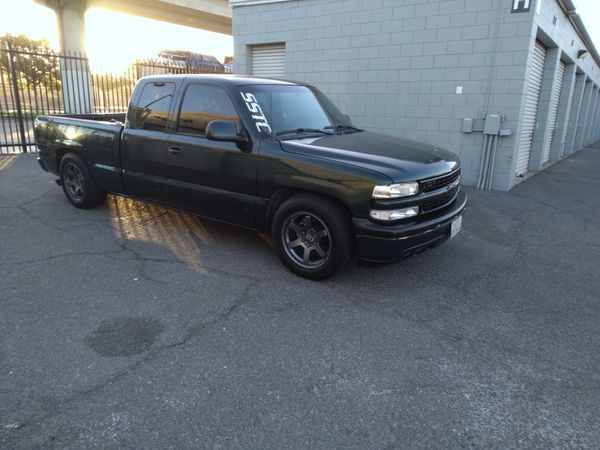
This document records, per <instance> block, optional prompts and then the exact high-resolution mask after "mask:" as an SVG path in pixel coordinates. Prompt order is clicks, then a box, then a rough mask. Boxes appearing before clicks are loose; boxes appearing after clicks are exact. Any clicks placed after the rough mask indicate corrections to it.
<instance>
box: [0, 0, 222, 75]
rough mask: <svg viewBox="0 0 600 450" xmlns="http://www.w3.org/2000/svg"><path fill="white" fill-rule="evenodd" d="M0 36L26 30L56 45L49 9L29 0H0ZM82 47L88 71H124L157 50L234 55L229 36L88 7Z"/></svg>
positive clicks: (36, 37) (53, 23)
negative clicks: (87, 57)
mask: <svg viewBox="0 0 600 450" xmlns="http://www.w3.org/2000/svg"><path fill="white" fill-rule="evenodd" d="M0 11H2V13H1V14H0V35H4V34H5V33H11V34H15V35H18V34H25V35H26V36H29V37H31V38H33V39H47V40H48V41H49V43H50V46H51V47H52V48H54V49H58V48H59V46H60V44H59V38H58V30H57V26H56V16H55V14H54V12H53V11H52V10H51V9H49V8H45V7H43V6H40V5H38V4H36V3H34V2H33V1H32V0H19V1H12V0H0ZM85 20H86V37H85V41H86V47H87V54H88V56H89V58H90V66H91V68H92V71H94V72H98V73H114V74H120V73H123V72H124V71H125V70H126V69H127V67H128V66H129V64H131V63H132V62H133V61H135V60H136V59H146V58H153V57H156V56H157V55H158V52H159V51H160V50H164V49H170V50H190V51H193V52H197V53H203V54H207V55H212V56H215V57H216V58H217V59H219V60H220V61H223V59H224V57H225V56H229V55H233V37H232V36H228V35H224V34H219V33H213V32H210V31H205V30H201V29H197V28H190V27H185V26H181V25H175V24H171V23H166V22H160V21H157V20H152V19H147V18H144V17H137V16H132V15H129V14H123V13H117V12H113V11H109V10H106V9H100V8H90V9H89V10H88V11H87V12H86V15H85Z"/></svg>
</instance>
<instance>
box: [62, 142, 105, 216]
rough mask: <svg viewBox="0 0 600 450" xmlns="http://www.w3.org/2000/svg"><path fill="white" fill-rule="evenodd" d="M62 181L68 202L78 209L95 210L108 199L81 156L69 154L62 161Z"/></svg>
mask: <svg viewBox="0 0 600 450" xmlns="http://www.w3.org/2000/svg"><path fill="white" fill-rule="evenodd" d="M60 181H61V185H62V188H63V192H64V193H65V196H66V197H67V200H69V202H71V204H72V205H73V206H75V207H77V208H83V209H86V208H94V207H96V206H98V205H100V204H101V203H102V202H103V201H104V199H105V198H106V192H104V191H102V189H100V188H99V187H98V185H97V184H96V182H95V181H94V179H93V178H92V174H91V173H90V171H89V169H88V167H87V164H86V163H85V161H84V160H83V158H81V156H79V155H76V154H75V153H67V154H66V155H65V156H63V158H62V159H61V161H60Z"/></svg>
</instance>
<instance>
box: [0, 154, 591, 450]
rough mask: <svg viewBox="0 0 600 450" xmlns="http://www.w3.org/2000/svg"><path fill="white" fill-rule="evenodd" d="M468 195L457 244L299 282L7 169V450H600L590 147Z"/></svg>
mask: <svg viewBox="0 0 600 450" xmlns="http://www.w3.org/2000/svg"><path fill="white" fill-rule="evenodd" d="M467 190H468V193H469V196H470V203H469V206H468V210H467V212H466V214H465V217H464V230H463V231H462V232H461V233H460V234H459V235H458V236H457V237H456V238H455V239H453V240H452V241H450V242H448V243H446V244H445V245H443V246H441V247H438V248H436V249H434V250H432V251H429V252H425V253H422V254H420V255H417V256H415V257H413V258H411V259H409V260H406V261H403V262H401V263H399V264H396V265H392V266H387V267H384V268H378V269H374V268H363V267H358V266H356V265H354V266H353V267H351V268H350V269H349V270H347V271H346V272H344V273H342V274H340V275H338V276H336V277H335V278H333V279H331V280H328V281H325V282H311V281H307V280H304V279H301V278H298V277H296V276H294V275H292V274H291V273H289V272H288V271H287V270H286V269H285V268H284V267H283V266H282V265H281V264H280V262H279V260H278V259H277V257H276V255H275V253H274V251H273V249H272V248H271V244H270V241H269V238H268V236H266V235H264V234H260V233H255V232H251V231H246V230H240V229H237V228H234V227H231V226H227V225H222V224H215V223H211V222H208V221H204V220H200V219H197V218H194V217H192V216H189V215H186V214H182V213H177V212H172V211H169V210H166V209H163V208H159V207H156V206H151V205H148V204H145V203H143V202H138V201H132V200H127V199H123V198H118V197H112V196H110V197H109V198H108V201H107V202H106V204H105V205H104V206H102V207H100V208H98V209H94V210H87V211H82V210H77V209H75V208H73V207H71V206H70V205H69V204H68V203H67V201H66V199H65V198H64V196H63V193H62V191H61V189H60V188H59V187H58V186H56V184H55V183H54V180H53V176H52V175H50V174H48V173H45V172H43V171H42V170H41V169H40V168H39V167H38V165H37V163H36V161H35V155H17V156H8V157H0V447H1V448H31V447H43V448H53V447H59V448H65V447H66V448H85V447H88V448H89V447H109V448H114V447H128V448H160V449H164V448H190V447H193V448H258V449H269V448H276V449H281V448H314V449H318V448H323V449H331V448H343V449H350V448H357V449H367V448H402V447H405V448H407V447H408V448H423V447H427V448H432V447H433V448H467V447H478V448H490V447H494V448H509V447H510V448H515V447H518V448H532V447H539V448H556V447H561V448H567V447H595V448H597V446H598V443H599V442H600V370H599V368H600V293H599V291H600V227H599V224H600V145H599V146H597V147H596V148H588V149H586V150H584V151H581V152H579V153H577V154H576V155H574V156H572V157H569V158H567V159H565V160H563V161H561V162H559V163H557V164H555V165H553V166H552V167H550V168H549V169H547V170H546V171H544V172H542V173H540V174H538V175H536V176H534V177H532V178H530V179H529V180H527V181H525V182H523V183H521V184H519V185H518V186H516V187H515V188H514V189H513V190H512V191H511V192H497V191H492V192H482V191H477V190H474V189H470V188H469V189H467Z"/></svg>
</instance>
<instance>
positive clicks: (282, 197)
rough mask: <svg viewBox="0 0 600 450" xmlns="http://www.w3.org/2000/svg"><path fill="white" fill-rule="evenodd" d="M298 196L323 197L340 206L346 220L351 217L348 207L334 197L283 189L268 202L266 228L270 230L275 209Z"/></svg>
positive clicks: (277, 191)
mask: <svg viewBox="0 0 600 450" xmlns="http://www.w3.org/2000/svg"><path fill="white" fill-rule="evenodd" d="M299 194H309V195H315V196H317V197H324V198H327V199H329V200H332V201H334V202H335V203H337V204H338V205H339V206H341V207H342V208H343V209H344V211H346V213H347V214H348V219H350V218H351V217H352V211H350V209H349V208H348V206H346V204H344V203H343V202H341V201H340V200H338V199H337V198H335V197H332V196H330V195H324V194H320V193H318V192H311V191H306V190H303V189H291V188H284V189H278V190H276V191H275V192H274V193H273V195H271V200H270V201H269V207H268V208H267V217H266V226H267V228H271V222H272V221H273V216H275V212H276V211H277V209H279V207H280V206H281V205H282V204H283V202H285V201H286V200H287V199H288V198H290V197H293V196H295V195H299Z"/></svg>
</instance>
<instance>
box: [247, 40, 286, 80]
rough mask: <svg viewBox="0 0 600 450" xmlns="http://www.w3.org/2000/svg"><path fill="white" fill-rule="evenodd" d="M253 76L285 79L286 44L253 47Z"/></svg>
mask: <svg viewBox="0 0 600 450" xmlns="http://www.w3.org/2000/svg"><path fill="white" fill-rule="evenodd" d="M251 49H252V51H251V58H252V75H253V76H255V77H266V78H285V44H272V45H256V46H253V47H251Z"/></svg>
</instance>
